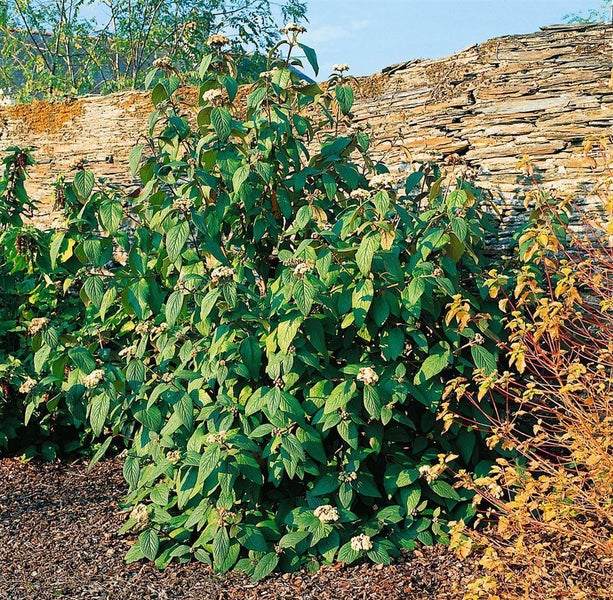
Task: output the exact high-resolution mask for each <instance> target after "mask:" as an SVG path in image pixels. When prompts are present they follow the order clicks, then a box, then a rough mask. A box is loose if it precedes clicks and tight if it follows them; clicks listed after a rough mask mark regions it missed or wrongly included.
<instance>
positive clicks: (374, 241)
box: [355, 233, 381, 277]
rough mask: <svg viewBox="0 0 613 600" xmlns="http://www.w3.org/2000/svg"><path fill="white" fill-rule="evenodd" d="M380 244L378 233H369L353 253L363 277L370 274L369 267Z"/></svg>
mask: <svg viewBox="0 0 613 600" xmlns="http://www.w3.org/2000/svg"><path fill="white" fill-rule="evenodd" d="M380 244H381V234H380V233H369V234H368V235H366V237H364V239H363V240H362V241H361V243H360V247H359V248H358V251H357V252H356V253H355V260H356V262H357V265H358V268H359V269H360V271H361V273H362V275H364V276H365V277H366V276H368V275H369V274H370V267H371V265H372V259H373V257H374V255H375V252H376V251H377V250H378V249H379V246H380Z"/></svg>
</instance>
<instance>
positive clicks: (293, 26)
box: [279, 23, 306, 35]
mask: <svg viewBox="0 0 613 600" xmlns="http://www.w3.org/2000/svg"><path fill="white" fill-rule="evenodd" d="M279 33H294V34H296V35H298V34H299V33H306V28H305V27H303V26H302V25H299V24H298V23H288V24H287V25H285V27H281V29H279Z"/></svg>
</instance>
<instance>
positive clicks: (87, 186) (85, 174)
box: [72, 169, 96, 200]
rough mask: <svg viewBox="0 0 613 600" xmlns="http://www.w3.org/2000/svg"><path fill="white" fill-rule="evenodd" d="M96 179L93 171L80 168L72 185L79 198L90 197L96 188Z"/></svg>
mask: <svg viewBox="0 0 613 600" xmlns="http://www.w3.org/2000/svg"><path fill="white" fill-rule="evenodd" d="M95 181H96V180H95V178H94V174H93V173H92V172H91V171H87V170H85V169H79V170H78V171H77V172H76V173H75V176H74V181H73V183H72V187H73V188H74V191H75V192H76V194H77V196H78V197H79V198H81V199H82V200H86V199H87V198H89V195H90V194H91V193H92V190H93V189H94V183H95Z"/></svg>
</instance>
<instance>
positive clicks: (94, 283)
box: [83, 275, 105, 309]
mask: <svg viewBox="0 0 613 600" xmlns="http://www.w3.org/2000/svg"><path fill="white" fill-rule="evenodd" d="M83 291H84V292H85V294H86V295H87V297H88V298H89V299H90V300H91V303H92V304H93V305H94V306H95V307H96V308H98V309H99V308H100V306H101V305H102V299H103V298H104V292H105V290H104V282H103V281H102V277H100V276H99V275H90V276H89V277H88V278H87V279H86V281H85V285H84V286H83Z"/></svg>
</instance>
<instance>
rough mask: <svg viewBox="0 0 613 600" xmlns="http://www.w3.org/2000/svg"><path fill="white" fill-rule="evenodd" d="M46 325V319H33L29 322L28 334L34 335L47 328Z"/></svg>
mask: <svg viewBox="0 0 613 600" xmlns="http://www.w3.org/2000/svg"><path fill="white" fill-rule="evenodd" d="M47 325H49V319H47V317H35V318H34V319H32V320H31V321H30V325H29V326H28V334H29V335H36V334H37V333H40V332H41V331H42V330H43V329H44V328H45V327H47Z"/></svg>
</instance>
